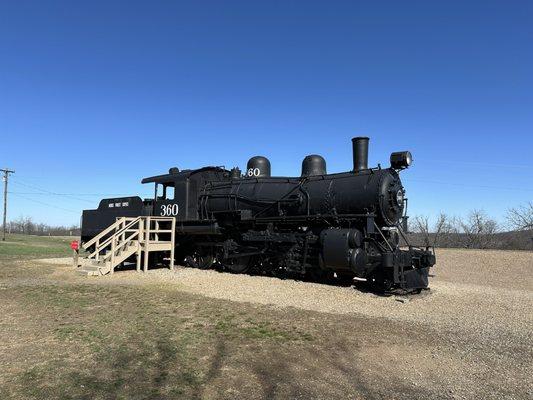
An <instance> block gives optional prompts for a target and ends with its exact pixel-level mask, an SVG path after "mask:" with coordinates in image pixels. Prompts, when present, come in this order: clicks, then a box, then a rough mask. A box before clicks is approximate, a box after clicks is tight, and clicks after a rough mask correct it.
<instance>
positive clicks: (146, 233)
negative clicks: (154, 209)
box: [143, 217, 151, 272]
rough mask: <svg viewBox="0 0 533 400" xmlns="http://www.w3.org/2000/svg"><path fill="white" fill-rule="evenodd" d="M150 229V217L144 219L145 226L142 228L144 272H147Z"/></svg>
mask: <svg viewBox="0 0 533 400" xmlns="http://www.w3.org/2000/svg"><path fill="white" fill-rule="evenodd" d="M150 228H151V220H150V217H146V226H145V227H144V231H145V240H144V266H143V270H144V272H148V255H149V254H150Z"/></svg>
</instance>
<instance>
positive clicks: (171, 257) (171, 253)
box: [170, 217, 176, 271]
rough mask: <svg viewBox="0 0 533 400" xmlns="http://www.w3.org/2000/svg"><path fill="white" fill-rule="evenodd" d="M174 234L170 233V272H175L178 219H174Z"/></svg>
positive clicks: (172, 225)
mask: <svg viewBox="0 0 533 400" xmlns="http://www.w3.org/2000/svg"><path fill="white" fill-rule="evenodd" d="M171 229H172V232H170V270H171V271H173V270H174V235H175V234H176V218H175V217H173V218H172V224H171Z"/></svg>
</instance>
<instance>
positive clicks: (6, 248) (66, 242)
mask: <svg viewBox="0 0 533 400" xmlns="http://www.w3.org/2000/svg"><path fill="white" fill-rule="evenodd" d="M76 239H77V238H76V237H72V238H70V237H54V236H33V235H18V234H17V235H15V234H11V235H7V236H6V241H5V242H4V241H0V257H1V258H14V257H28V258H36V257H39V258H46V257H68V256H71V255H72V249H71V248H70V242H71V241H73V240H76Z"/></svg>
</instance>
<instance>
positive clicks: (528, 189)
mask: <svg viewBox="0 0 533 400" xmlns="http://www.w3.org/2000/svg"><path fill="white" fill-rule="evenodd" d="M402 180H403V181H406V182H422V183H435V184H438V185H450V186H459V187H471V188H481V189H492V190H518V191H525V192H533V189H530V188H524V187H521V188H519V187H504V186H486V185H471V184H468V183H457V182H443V181H434V180H430V179H413V178H403V179H402Z"/></svg>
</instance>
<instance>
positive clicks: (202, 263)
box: [196, 254, 215, 269]
mask: <svg viewBox="0 0 533 400" xmlns="http://www.w3.org/2000/svg"><path fill="white" fill-rule="evenodd" d="M214 263H215V257H213V256H212V255H210V254H206V255H201V256H197V257H196V265H197V268H199V269H209V268H211V267H212V266H213V264H214Z"/></svg>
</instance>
